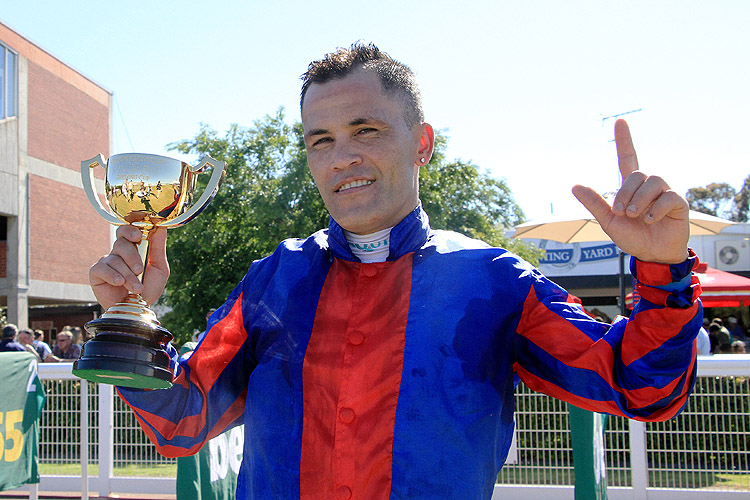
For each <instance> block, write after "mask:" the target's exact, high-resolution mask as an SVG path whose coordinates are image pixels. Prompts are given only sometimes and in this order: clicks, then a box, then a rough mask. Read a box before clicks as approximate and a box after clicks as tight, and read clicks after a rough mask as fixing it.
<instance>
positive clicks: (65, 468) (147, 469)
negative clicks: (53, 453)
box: [39, 463, 177, 477]
mask: <svg viewBox="0 0 750 500" xmlns="http://www.w3.org/2000/svg"><path fill="white" fill-rule="evenodd" d="M39 473H40V474H42V475H44V476H80V475H81V464H78V463H69V464H50V463H40V464H39ZM98 475H99V465H98V464H89V476H98ZM113 475H114V476H119V477H123V476H124V477H175V476H176V475H177V464H176V463H173V464H148V465H144V464H127V465H125V466H119V467H115V468H114V470H113Z"/></svg>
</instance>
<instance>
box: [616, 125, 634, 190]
mask: <svg viewBox="0 0 750 500" xmlns="http://www.w3.org/2000/svg"><path fill="white" fill-rule="evenodd" d="M615 144H616V145H617V163H618V165H619V166H620V175H621V176H622V180H623V181H624V180H625V179H627V177H628V176H629V175H630V174H632V173H633V172H635V171H636V170H638V157H637V156H636V154H635V148H634V147H633V139H632V138H631V137H630V128H629V127H628V124H627V122H626V121H625V120H623V119H619V120H617V121H616V122H615Z"/></svg>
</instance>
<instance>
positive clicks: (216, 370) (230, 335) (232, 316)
mask: <svg viewBox="0 0 750 500" xmlns="http://www.w3.org/2000/svg"><path fill="white" fill-rule="evenodd" d="M246 339H247V332H245V328H244V325H243V318H242V295H241V294H240V296H239V297H238V298H237V300H236V301H235V303H234V305H233V306H232V309H231V310H230V311H229V313H228V314H227V315H226V316H225V317H224V318H222V319H221V320H220V321H219V322H217V323H216V324H215V325H214V326H213V327H212V328H211V329H210V330H209V331H208V333H207V334H206V336H205V338H204V339H203V341H202V342H201V345H200V348H199V349H198V350H196V351H194V352H193V353H192V354H191V356H190V358H189V359H188V361H187V363H188V366H189V367H190V382H191V383H192V384H193V386H194V387H195V388H197V389H198V391H199V392H200V393H201V395H202V397H203V403H202V404H201V410H200V413H198V414H197V415H190V416H185V417H182V418H180V419H179V420H178V421H177V422H173V421H171V420H169V419H168V418H164V417H163V416H161V415H158V414H156V413H150V412H148V411H146V410H144V409H140V408H136V407H133V406H132V405H129V406H131V408H133V410H134V412H135V414H136V418H138V419H139V420H141V419H145V420H147V421H148V423H149V424H150V425H151V426H153V427H154V429H155V431H156V432H157V433H159V434H161V435H162V436H163V437H164V438H165V439H167V440H169V439H171V438H172V437H174V436H186V437H196V436H198V435H199V434H200V433H201V432H202V431H203V428H204V427H205V425H206V395H207V394H208V391H210V390H211V388H212V387H213V386H214V384H215V382H216V380H217V379H218V378H219V376H220V375H221V373H222V370H223V369H224V367H225V366H226V365H227V364H228V363H229V362H230V361H231V360H232V359H233V358H234V356H236V355H237V353H238V352H239V350H240V349H241V348H242V345H243V344H244V343H245V340H246ZM185 373H186V372H185V371H182V372H181V373H180V374H179V376H178V377H177V378H176V379H175V380H174V384H176V385H180V386H182V387H184V388H186V389H187V388H188V387H189V386H188V382H187V380H185ZM245 397H246V392H243V394H242V395H241V396H240V397H239V398H238V399H237V400H236V401H235V402H234V403H232V405H231V406H230V407H229V409H228V410H227V411H226V412H225V413H224V415H222V417H221V418H220V419H219V420H218V421H217V422H216V423H215V424H214V426H213V428H212V429H208V433H207V437H206V438H205V440H204V442H205V441H206V440H208V439H210V438H212V437H214V436H216V435H218V434H220V433H221V432H222V430H223V429H224V427H226V426H227V425H228V424H230V423H231V422H233V421H234V420H236V419H237V417H239V416H240V415H241V414H242V412H243V411H244V409H245ZM125 402H126V403H127V401H125ZM165 404H166V403H165ZM141 427H143V430H144V431H145V432H146V434H147V435H149V437H150V438H151V440H152V442H154V444H156V443H157V441H155V440H154V438H155V436H154V435H153V432H152V431H151V429H149V428H148V426H147V425H143V424H142V425H141ZM201 446H202V443H201V444H200V445H196V446H195V447H193V448H190V450H194V451H193V453H195V452H197V451H198V449H200V447H201ZM157 448H158V449H159V452H160V453H162V454H164V455H167V456H180V455H188V454H190V453H189V451H186V450H185V449H183V448H175V447H173V446H170V445H166V446H164V447H158V446H157ZM162 450H164V451H162ZM165 451H166V453H165ZM175 453H176V454H177V455H175Z"/></svg>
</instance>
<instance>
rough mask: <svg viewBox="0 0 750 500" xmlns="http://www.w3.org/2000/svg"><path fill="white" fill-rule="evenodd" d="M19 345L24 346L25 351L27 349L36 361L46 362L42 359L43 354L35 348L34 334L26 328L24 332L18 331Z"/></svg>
mask: <svg viewBox="0 0 750 500" xmlns="http://www.w3.org/2000/svg"><path fill="white" fill-rule="evenodd" d="M18 343H19V344H21V345H22V346H23V348H24V349H26V350H27V351H28V352H30V353H31V354H33V355H34V357H36V360H37V361H39V362H41V361H44V359H43V358H42V352H40V351H39V350H38V349H37V348H36V347H34V332H32V331H31V330H29V329H28V328H24V329H23V330H19V331H18Z"/></svg>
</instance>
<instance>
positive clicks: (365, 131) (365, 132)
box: [357, 127, 378, 135]
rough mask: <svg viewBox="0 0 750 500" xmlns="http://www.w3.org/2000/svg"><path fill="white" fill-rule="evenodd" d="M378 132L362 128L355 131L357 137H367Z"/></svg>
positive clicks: (373, 129)
mask: <svg viewBox="0 0 750 500" xmlns="http://www.w3.org/2000/svg"><path fill="white" fill-rule="evenodd" d="M377 131H378V130H377V129H375V128H372V127H364V128H361V129H359V130H357V135H367V134H371V133H373V132H377Z"/></svg>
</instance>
